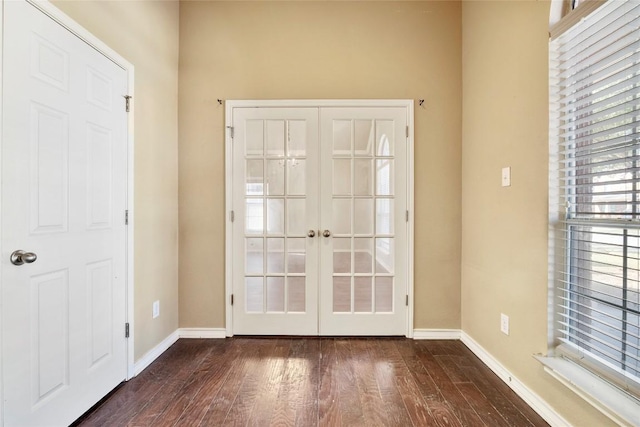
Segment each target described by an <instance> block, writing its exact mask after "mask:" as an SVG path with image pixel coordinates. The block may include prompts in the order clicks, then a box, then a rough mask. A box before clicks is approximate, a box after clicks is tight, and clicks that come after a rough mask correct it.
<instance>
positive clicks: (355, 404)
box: [335, 338, 366, 426]
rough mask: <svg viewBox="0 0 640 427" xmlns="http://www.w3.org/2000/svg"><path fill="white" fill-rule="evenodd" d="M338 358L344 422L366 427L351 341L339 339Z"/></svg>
mask: <svg viewBox="0 0 640 427" xmlns="http://www.w3.org/2000/svg"><path fill="white" fill-rule="evenodd" d="M335 344H336V358H337V364H336V368H337V372H336V374H337V378H338V395H339V400H338V403H339V407H340V414H341V416H342V422H343V423H344V424H345V425H349V426H361V425H366V424H365V419H364V414H363V412H362V405H361V404H360V398H359V396H358V388H357V386H356V383H355V380H356V376H355V372H354V370H353V364H352V361H351V357H352V355H351V345H350V341H349V340H348V339H345V338H337V339H336V340H335Z"/></svg>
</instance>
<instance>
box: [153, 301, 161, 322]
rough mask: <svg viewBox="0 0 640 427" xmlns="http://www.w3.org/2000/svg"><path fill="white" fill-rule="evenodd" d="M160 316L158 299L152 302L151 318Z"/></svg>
mask: <svg viewBox="0 0 640 427" xmlns="http://www.w3.org/2000/svg"><path fill="white" fill-rule="evenodd" d="M158 316H160V301H154V302H153V318H154V319H155V318H156V317H158Z"/></svg>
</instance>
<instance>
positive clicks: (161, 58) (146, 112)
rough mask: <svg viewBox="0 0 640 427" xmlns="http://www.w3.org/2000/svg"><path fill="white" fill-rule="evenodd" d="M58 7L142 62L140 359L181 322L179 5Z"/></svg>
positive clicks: (138, 104) (138, 102)
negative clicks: (156, 310) (155, 306)
mask: <svg viewBox="0 0 640 427" xmlns="http://www.w3.org/2000/svg"><path fill="white" fill-rule="evenodd" d="M54 4H55V5H56V6H57V7H58V8H60V9H62V11H63V12H65V13H67V14H68V15H69V16H71V17H72V18H73V19H74V20H76V21H77V22H78V23H80V24H81V25H83V26H84V27H85V28H87V29H88V30H89V31H91V32H92V33H93V34H94V35H96V36H97V37H98V38H100V39H101V40H102V41H104V42H105V43H106V44H107V45H109V47H111V48H112V49H114V50H115V51H116V52H118V53H119V54H120V55H122V56H123V57H124V58H126V59H127V60H128V61H129V62H131V63H132V64H133V65H134V66H135V79H136V80H135V98H134V106H135V107H134V108H135V201H134V209H135V236H134V237H135V245H136V246H135V254H134V258H135V303H134V307H135V329H134V332H135V358H136V360H137V359H139V358H140V357H141V356H143V355H144V354H145V353H146V352H147V351H148V350H150V349H151V348H153V347H154V346H156V345H157V344H159V343H160V342H161V341H162V340H163V339H165V338H166V337H167V336H168V335H169V334H171V333H173V332H174V331H175V330H176V328H177V327H178V160H177V157H178V122H177V120H178V110H177V106H178V24H179V22H178V13H179V10H178V3H177V2H175V1H162V2H160V1H54ZM155 300H160V317H158V318H156V319H152V318H151V305H152V302H153V301H155Z"/></svg>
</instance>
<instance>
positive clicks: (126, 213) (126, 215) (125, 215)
mask: <svg viewBox="0 0 640 427" xmlns="http://www.w3.org/2000/svg"><path fill="white" fill-rule="evenodd" d="M124 225H129V209H127V210H125V211H124Z"/></svg>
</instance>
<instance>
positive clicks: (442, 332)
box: [413, 329, 461, 340]
mask: <svg viewBox="0 0 640 427" xmlns="http://www.w3.org/2000/svg"><path fill="white" fill-rule="evenodd" d="M460 333H461V331H460V329H414V330H413V339H414V340H459V339H460Z"/></svg>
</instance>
